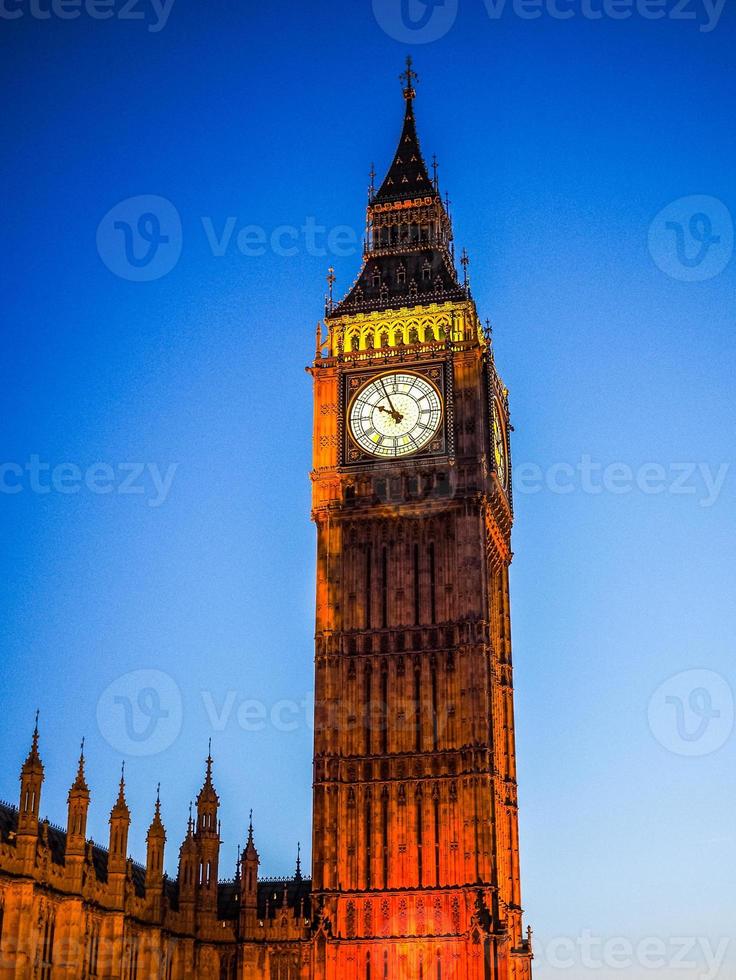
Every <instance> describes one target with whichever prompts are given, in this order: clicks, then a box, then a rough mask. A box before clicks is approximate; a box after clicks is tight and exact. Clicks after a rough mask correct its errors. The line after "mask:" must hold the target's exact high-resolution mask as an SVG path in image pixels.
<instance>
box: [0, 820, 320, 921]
mask: <svg viewBox="0 0 736 980" xmlns="http://www.w3.org/2000/svg"><path fill="white" fill-rule="evenodd" d="M17 827H18V810H17V808H16V807H14V806H11V805H10V804H9V803H4V802H0V843H2V844H6V845H10V846H11V847H12V846H14V844H15V834H16V830H17ZM38 839H39V841H40V842H41V843H42V844H45V845H46V846H48V849H49V852H50V857H51V861H52V863H53V864H56V865H58V866H60V867H63V866H64V863H65V854H66V831H65V830H63V829H62V828H61V827H58V826H56V825H54V824H50V823H48V822H47V821H45V820H44V821H39V825H38ZM88 848H89V850H88V854H89V855H90V857H91V861H92V867H93V869H94V872H95V876H96V878H97V880H98V881H100V882H103V883H104V882H106V881H107V861H108V851H107V848H105V847H100V846H99V845H98V844H95V843H94V842H92V841H89V842H88ZM129 868H130V873H131V878H132V882H133V887H134V889H135V893H136V895H137V896H138V897H139V898H143V897H144V896H145V894H146V869H145V867H144V866H143V865H142V864H138V863H137V862H135V861H130V862H129ZM311 889H312V883H311V880H310V879H308V878H302V877H296V878H273V879H270V878H269V879H266V880H261V881H259V882H258V916H259V918H261V919H268V918H270V919H275V918H277V916H279V915H280V914H281V912H282V910H283V908H284V898H285V897H286V908H287V909H288V910H289V911H290V912H291V913H293V914H294V915H298V914H300V913H301V912H302V911H303V914H304V917H305V918H309V917H310V916H311V901H310V898H311ZM239 890H240V883H239V882H237V881H221V882H219V884H218V895H217V907H218V915H219V917H220V918H221V919H223V920H226V919H236V918H237V917H238V913H239V911H240V897H239ZM164 893H165V895H166V898H167V900H168V901H169V904H170V905H171V907H172V908H177V906H178V895H179V886H178V882H177V881H175V880H172V879H170V878H168V877H164Z"/></svg>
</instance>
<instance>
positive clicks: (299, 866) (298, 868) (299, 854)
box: [294, 841, 302, 881]
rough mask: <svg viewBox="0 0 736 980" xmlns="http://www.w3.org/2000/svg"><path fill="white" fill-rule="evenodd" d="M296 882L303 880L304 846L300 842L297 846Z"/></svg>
mask: <svg viewBox="0 0 736 980" xmlns="http://www.w3.org/2000/svg"><path fill="white" fill-rule="evenodd" d="M294 880H295V881H301V880H302V845H301V841H299V842H298V843H297V845H296V873H295V875H294Z"/></svg>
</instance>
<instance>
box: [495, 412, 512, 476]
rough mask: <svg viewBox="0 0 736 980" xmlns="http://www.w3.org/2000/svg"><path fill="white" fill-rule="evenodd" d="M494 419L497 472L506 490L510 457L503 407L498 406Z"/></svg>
mask: <svg viewBox="0 0 736 980" xmlns="http://www.w3.org/2000/svg"><path fill="white" fill-rule="evenodd" d="M495 416H496V417H495V418H494V420H493V454H494V456H495V459H496V473H497V474H498V479H499V481H500V483H501V486H502V487H503V488H504V490H506V489H508V481H509V457H508V449H507V446H506V428H505V426H504V424H503V422H502V416H501V409H500V407H499V406H496V412H495Z"/></svg>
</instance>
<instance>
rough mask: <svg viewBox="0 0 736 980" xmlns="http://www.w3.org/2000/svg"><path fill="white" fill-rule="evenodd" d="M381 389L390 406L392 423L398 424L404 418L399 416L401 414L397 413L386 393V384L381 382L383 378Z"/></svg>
mask: <svg viewBox="0 0 736 980" xmlns="http://www.w3.org/2000/svg"><path fill="white" fill-rule="evenodd" d="M381 387H382V388H383V391H384V394H385V395H386V398H388V403H389V405H390V406H391V414H392V415H393V417H394V422H396V423H397V424H398V423H399V422H401V420H402V419H403V418H404V416H403V415H402V414H401V412H397V411H396V409H395V408H394V403H393V402H392V401H391V395H389V393H388V388H387V387H386V382H385V381H384V380H383V378H381Z"/></svg>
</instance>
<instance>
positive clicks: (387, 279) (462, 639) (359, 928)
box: [310, 59, 532, 980]
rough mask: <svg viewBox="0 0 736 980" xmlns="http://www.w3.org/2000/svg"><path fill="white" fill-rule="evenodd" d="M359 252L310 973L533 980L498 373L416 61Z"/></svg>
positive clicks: (329, 499)
mask: <svg viewBox="0 0 736 980" xmlns="http://www.w3.org/2000/svg"><path fill="white" fill-rule="evenodd" d="M402 79H403V83H404V97H405V102H406V105H405V109H406V112H405V117H404V124H403V129H402V132H401V137H400V140H399V145H398V148H397V150H396V154H395V156H394V159H393V162H392V163H391V165H390V167H389V170H388V173H387V175H386V177H385V179H384V181H383V183H382V184H381V186H380V188H378V189H377V190H376V188H375V186H374V184H373V178H371V188H370V194H369V203H368V221H367V237H366V243H365V252H364V260H363V266H362V269H361V270H360V273H359V275H358V277H357V279H356V281H355V283H354V285H353V286H352V288H351V290H350V291H349V293H348V294H347V296H346V297H345V298H344V299H343V300H342V301H340V302H338V303H335V302H334V301H333V298H332V288H333V282H334V277H333V276H332V273H331V274H330V296H329V298H328V305H327V311H326V316H325V324H324V326H325V328H326V331H325V333H323V327H322V325H320V327H319V328H318V335H317V354H316V358H315V361H314V364H313V366H312V367H311V368H310V372H311V374H312V376H313V379H314V406H315V410H314V468H313V472H312V483H313V518H314V521H315V523H316V525H317V541H318V564H317V609H316V637H315V644H316V650H315V671H316V682H315V683H316V688H315V689H316V708H315V746H314V841H313V900H314V906H313V907H314V910H315V916H316V934H315V941H314V947H313V956H314V960H313V976H314V978H315V980H404V978H406V980H529V978H530V977H531V959H532V951H531V942H530V936H529V935H527V934H525V932H524V929H523V925H522V908H521V895H520V884H519V879H520V875H519V837H518V819H517V816H518V808H517V783H516V757H515V746H514V698H513V680H512V655H511V629H510V603H509V577H508V569H509V564H510V562H511V540H510V536H511V526H512V521H513V506H512V497H511V469H510V450H509V432H510V428H511V426H510V423H509V410H508V392H507V390H506V388H505V387H504V385H503V382H502V381H501V379H500V377H499V375H498V372H497V370H496V365H495V361H494V355H493V347H492V342H491V336H490V332H489V330H484V328H483V326H482V325H481V321H480V319H479V316H478V311H477V309H476V306H475V302H474V300H473V297H472V295H471V292H470V287H469V283H468V277H467V258H466V257H465V255H463V260H462V263H463V266H464V275H463V277H462V281H461V279H460V278H459V277H458V273H457V269H456V265H455V254H454V245H453V233H452V224H451V220H450V215H449V211H448V206H447V204H446V203H445V202H443V199H442V196H441V194H440V191H439V187H438V181H437V172H436V166H435V167H434V172H433V175H432V176H430V174H429V172H428V170H427V167H426V165H425V162H424V159H423V157H422V153H421V150H420V146H419V141H418V137H417V132H416V124H415V115H414V102H415V97H416V92H415V87H414V85H415V81H416V75H415V73H414V71H413V70H412V65H411V60H410V59H409V61H408V64H407V70H406V72H405V73H404V75H403V76H402Z"/></svg>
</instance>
